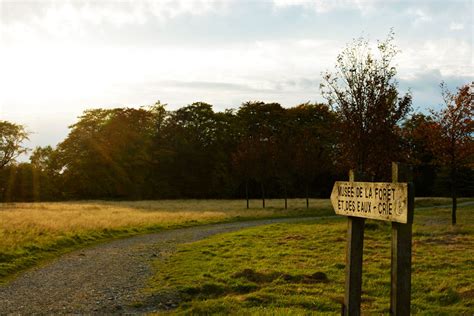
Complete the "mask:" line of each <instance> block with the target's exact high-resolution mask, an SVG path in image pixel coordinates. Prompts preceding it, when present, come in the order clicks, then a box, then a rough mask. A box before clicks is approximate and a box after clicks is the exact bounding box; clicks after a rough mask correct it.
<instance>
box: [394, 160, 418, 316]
mask: <svg viewBox="0 0 474 316" xmlns="http://www.w3.org/2000/svg"><path fill="white" fill-rule="evenodd" d="M392 182H394V183H395V182H398V164H397V163H395V162H393V163H392ZM414 204H415V194H414V187H413V184H412V183H409V184H408V222H407V223H406V224H402V223H396V222H392V273H391V292H390V313H391V314H392V315H397V316H399V315H403V316H404V315H410V304H411V302H410V299H411V241H412V224H413V213H414V206H415V205H414Z"/></svg>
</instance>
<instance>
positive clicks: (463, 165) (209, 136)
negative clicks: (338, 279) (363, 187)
mask: <svg viewBox="0 0 474 316" xmlns="http://www.w3.org/2000/svg"><path fill="white" fill-rule="evenodd" d="M377 49H378V52H377V54H373V53H372V52H371V51H370V45H369V43H368V42H367V41H365V40H364V39H362V38H361V39H356V40H354V42H353V43H351V44H349V45H347V47H346V49H345V50H343V51H342V52H341V54H340V55H339V56H338V58H337V62H336V67H335V71H334V72H326V73H325V74H323V78H322V84H321V93H322V95H323V96H324V97H325V98H326V100H327V101H328V102H327V103H305V104H301V105H298V106H295V107H290V108H285V107H282V106H281V105H280V104H278V103H265V102H259V101H249V102H245V103H243V104H242V105H241V106H240V107H239V108H238V109H231V110H226V111H223V112H215V111H214V110H213V108H212V105H210V104H207V103H203V102H197V103H193V104H191V105H187V106H184V107H182V108H179V109H177V110H174V111H170V110H167V108H166V105H164V104H161V103H160V102H157V103H156V104H154V105H152V106H147V107H141V108H138V109H137V108H116V109H93V110H87V111H85V112H84V113H83V114H82V115H81V116H80V117H79V118H78V121H77V122H76V123H75V124H73V125H72V126H70V132H69V135H68V136H67V137H66V138H65V139H64V140H63V141H62V142H60V143H59V144H58V145H57V146H56V147H55V148H53V147H51V146H46V147H37V148H35V149H34V150H33V151H32V152H31V155H30V162H24V163H15V157H16V156H18V155H19V154H21V153H24V151H25V148H24V147H22V145H21V144H22V141H24V140H25V139H26V138H27V137H28V135H27V133H26V132H25V129H24V127H22V126H20V125H16V124H14V123H10V122H7V121H0V200H2V201H39V200H70V199H162V198H247V200H248V199H249V198H256V197H261V198H262V203H263V206H265V204H264V203H265V198H266V197H282V198H285V201H286V198H287V197H306V198H308V197H327V196H328V195H329V193H330V190H331V187H332V185H333V182H334V180H336V179H345V178H346V174H347V170H348V169H355V170H356V171H357V174H358V175H360V179H361V180H368V181H387V180H389V171H390V168H389V166H390V162H391V161H398V162H401V163H402V165H403V166H405V167H404V168H403V169H404V171H405V172H404V174H405V178H406V179H405V180H410V181H414V182H415V186H416V193H417V195H418V196H430V195H438V196H440V195H441V196H445V195H450V196H452V197H453V202H454V204H453V206H455V198H456V196H459V195H464V196H472V195H473V193H474V183H473V179H474V177H473V175H474V174H473V161H474V160H473V153H474V150H473V139H472V137H473V121H472V117H473V114H474V112H473V108H474V107H473V99H472V96H473V93H472V87H471V86H470V85H469V84H465V85H463V86H462V87H459V88H458V90H457V91H456V92H454V93H452V92H450V91H449V90H448V89H447V87H446V86H445V85H444V84H442V86H441V94H442V96H443V98H444V101H445V105H444V107H443V108H442V109H441V110H439V111H431V112H430V113H429V114H422V113H414V112H413V110H412V107H411V104H412V96H411V94H410V93H405V94H403V95H400V94H399V92H398V84H397V81H396V80H395V76H396V68H395V67H393V66H392V65H391V63H392V59H393V58H394V56H395V55H396V54H397V52H398V50H397V49H396V47H395V45H394V44H393V33H392V32H391V33H389V36H388V37H387V39H386V40H384V41H381V42H378V44H377ZM285 205H286V203H285ZM453 222H455V209H454V211H453Z"/></svg>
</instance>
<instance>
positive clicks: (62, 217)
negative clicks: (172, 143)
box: [0, 199, 332, 282]
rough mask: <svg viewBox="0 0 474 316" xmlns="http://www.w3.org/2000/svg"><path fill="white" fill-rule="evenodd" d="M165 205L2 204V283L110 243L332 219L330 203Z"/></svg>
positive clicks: (200, 202)
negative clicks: (196, 229) (179, 231)
mask: <svg viewBox="0 0 474 316" xmlns="http://www.w3.org/2000/svg"><path fill="white" fill-rule="evenodd" d="M250 206H251V208H250V209H249V210H247V209H246V208H245V201H244V200H174V201H170V200H163V201H138V202H105V201H90V202H67V203H14V204H0V282H4V281H5V280H6V279H7V278H8V277H9V276H11V275H12V274H14V273H15V272H17V271H20V270H22V269H25V268H27V267H31V266H33V265H36V264H38V263H39V262H41V261H43V260H44V259H48V258H52V257H56V256H58V255H60V254H62V253H64V252H66V251H70V250H73V249H77V248H80V247H84V246H86V245H90V244H93V243H97V242H100V241H104V240H107V239H111V238H118V237H125V236H132V235H137V234H141V233H147V232H156V231H160V230H163V229H169V228H177V227H184V226H192V225H200V224H207V223H216V222H224V221H236V220H245V219H254V218H270V217H293V216H317V215H327V214H332V209H331V207H330V204H329V201H328V200H310V206H311V207H310V209H308V210H307V209H306V204H305V200H303V199H293V200H290V201H289V208H288V210H285V209H284V208H283V206H284V204H283V201H282V200H267V208H265V209H262V208H261V202H260V201H257V200H252V201H251V204H250Z"/></svg>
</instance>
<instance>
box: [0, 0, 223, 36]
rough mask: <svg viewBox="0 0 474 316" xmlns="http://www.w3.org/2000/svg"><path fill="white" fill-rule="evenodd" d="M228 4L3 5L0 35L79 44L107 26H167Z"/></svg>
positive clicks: (141, 0) (143, 0)
mask: <svg viewBox="0 0 474 316" xmlns="http://www.w3.org/2000/svg"><path fill="white" fill-rule="evenodd" d="M228 4H229V2H228V1H206V0H160V1H154V0H137V1H64V2H62V1H58V2H57V1H53V2H45V1H38V2H33V5H30V2H27V3H26V2H25V3H23V2H1V3H0V17H1V19H0V32H1V33H0V35H1V37H2V40H3V41H11V42H30V43H31V42H34V41H36V42H38V41H39V40H40V38H42V37H43V38H44V37H46V38H49V39H64V40H67V39H68V37H72V38H73V39H74V40H77V38H78V37H79V38H80V37H85V36H86V34H88V33H94V32H100V30H101V28H102V27H104V26H108V27H110V26H112V27H115V28H123V27H127V26H131V25H143V24H145V23H147V22H150V21H153V22H157V23H165V22H166V21H168V20H171V19H174V18H177V17H180V16H184V15H189V16H199V15H204V14H210V13H217V12H221V11H222V12H224V11H225V10H226V8H227V5H228Z"/></svg>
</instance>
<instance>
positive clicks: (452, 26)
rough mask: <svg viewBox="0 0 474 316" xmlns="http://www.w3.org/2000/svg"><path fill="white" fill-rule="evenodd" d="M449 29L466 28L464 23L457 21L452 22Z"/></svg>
mask: <svg viewBox="0 0 474 316" xmlns="http://www.w3.org/2000/svg"><path fill="white" fill-rule="evenodd" d="M449 29H450V30H451V31H461V30H464V24H462V23H457V22H451V24H450V25H449Z"/></svg>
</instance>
